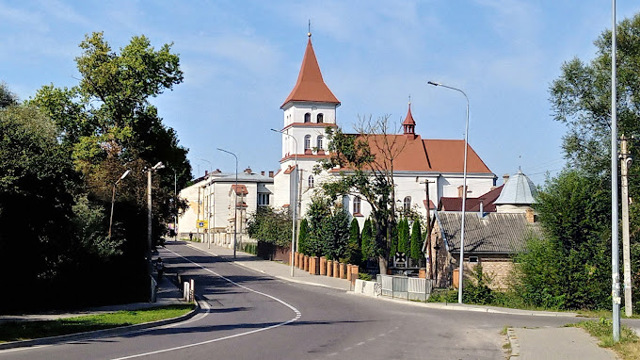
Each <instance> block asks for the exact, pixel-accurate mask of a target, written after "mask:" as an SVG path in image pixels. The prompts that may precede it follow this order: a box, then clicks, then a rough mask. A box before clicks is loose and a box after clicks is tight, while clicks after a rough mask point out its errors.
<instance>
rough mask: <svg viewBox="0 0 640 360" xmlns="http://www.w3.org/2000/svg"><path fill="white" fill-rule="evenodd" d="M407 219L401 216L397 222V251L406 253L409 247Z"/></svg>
mask: <svg viewBox="0 0 640 360" xmlns="http://www.w3.org/2000/svg"><path fill="white" fill-rule="evenodd" d="M409 241H410V234H409V221H408V220H407V218H402V219H401V220H400V222H399V223H398V252H400V253H406V254H407V255H408V253H409V250H410V249H411V248H410V244H409Z"/></svg>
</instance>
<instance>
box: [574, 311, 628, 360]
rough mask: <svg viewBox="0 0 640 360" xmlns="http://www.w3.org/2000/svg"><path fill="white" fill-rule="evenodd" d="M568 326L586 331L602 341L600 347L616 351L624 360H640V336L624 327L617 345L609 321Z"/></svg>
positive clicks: (601, 320) (603, 320) (602, 319)
mask: <svg viewBox="0 0 640 360" xmlns="http://www.w3.org/2000/svg"><path fill="white" fill-rule="evenodd" d="M566 326H575V327H580V328H583V329H585V330H586V331H587V332H588V333H589V334H591V336H593V337H595V338H597V339H599V340H600V344H599V345H600V346H602V347H605V348H609V349H611V350H613V351H615V352H616V353H617V354H618V355H620V357H621V358H622V359H628V360H640V342H638V336H637V335H636V334H635V333H634V332H633V330H631V329H630V328H628V327H626V326H624V325H621V327H620V341H619V342H617V343H614V342H613V326H612V322H611V320H609V319H605V318H601V319H600V320H598V321H583V322H579V323H576V324H568V325H566Z"/></svg>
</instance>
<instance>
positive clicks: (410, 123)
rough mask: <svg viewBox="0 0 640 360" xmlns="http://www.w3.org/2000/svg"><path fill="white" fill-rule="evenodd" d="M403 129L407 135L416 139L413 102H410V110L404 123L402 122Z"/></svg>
mask: <svg viewBox="0 0 640 360" xmlns="http://www.w3.org/2000/svg"><path fill="white" fill-rule="evenodd" d="M402 127H403V128H404V134H405V135H411V136H414V137H415V129H416V122H415V121H414V120H413V115H411V102H409V110H408V111H407V116H406V117H405V118H404V122H402Z"/></svg>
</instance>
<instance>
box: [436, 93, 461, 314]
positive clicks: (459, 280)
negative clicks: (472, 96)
mask: <svg viewBox="0 0 640 360" xmlns="http://www.w3.org/2000/svg"><path fill="white" fill-rule="evenodd" d="M427 84H429V85H433V86H441V87H443V88H445V89H450V90H455V91H457V92H459V93H461V94H462V95H464V98H465V99H466V100H467V121H466V125H465V131H464V169H463V173H462V222H461V225H460V268H459V270H458V273H459V274H458V303H460V304H462V278H463V277H462V272H463V264H464V218H465V212H466V210H467V148H468V147H469V97H468V96H467V94H465V92H464V91H462V90H460V89H458V88H455V87H452V86H447V85H443V84H440V83H436V82H433V81H428V82H427Z"/></svg>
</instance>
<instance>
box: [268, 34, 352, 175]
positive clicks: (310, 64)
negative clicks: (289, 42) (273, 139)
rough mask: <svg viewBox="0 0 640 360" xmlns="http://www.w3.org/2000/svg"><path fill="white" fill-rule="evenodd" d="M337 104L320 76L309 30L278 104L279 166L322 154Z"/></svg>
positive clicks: (315, 158)
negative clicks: (286, 90) (295, 73)
mask: <svg viewBox="0 0 640 360" xmlns="http://www.w3.org/2000/svg"><path fill="white" fill-rule="evenodd" d="M338 106H340V101H339V100H338V98H336V97H335V95H333V93H332V92H331V90H329V87H328V86H327V84H325V82H324V79H323V78H322V73H321V72H320V66H319V65H318V60H317V59H316V54H315V52H314V51H313V45H312V44H311V33H309V40H308V42H307V48H306V50H305V52H304V57H303V58H302V66H300V73H299V74H298V80H297V81H296V84H295V86H294V87H293V90H291V93H290V94H289V96H287V99H286V100H285V101H284V103H283V104H282V106H280V108H281V109H282V110H283V111H284V127H283V129H282V160H281V164H282V165H283V166H282V168H286V167H287V166H293V164H292V163H290V161H291V160H293V158H294V155H296V154H297V155H298V160H299V161H300V160H302V161H304V159H313V161H314V162H315V161H316V160H317V156H323V155H324V150H326V145H327V144H326V141H325V140H324V129H325V127H327V126H336V108H337V107H338ZM292 137H293V138H295V140H293V139H292ZM296 143H297V148H296ZM314 155H315V156H314Z"/></svg>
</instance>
